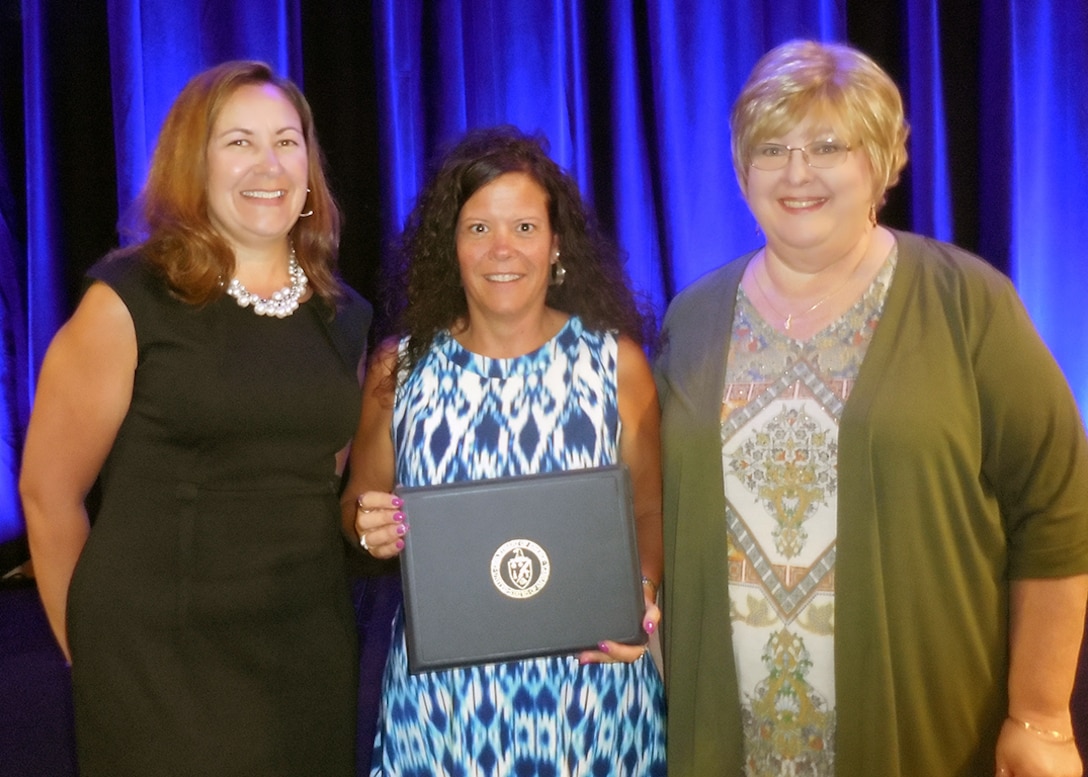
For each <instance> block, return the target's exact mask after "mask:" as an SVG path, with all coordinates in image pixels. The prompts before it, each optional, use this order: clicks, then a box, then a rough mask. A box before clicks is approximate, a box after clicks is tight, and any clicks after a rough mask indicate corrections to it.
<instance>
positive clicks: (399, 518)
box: [393, 513, 404, 522]
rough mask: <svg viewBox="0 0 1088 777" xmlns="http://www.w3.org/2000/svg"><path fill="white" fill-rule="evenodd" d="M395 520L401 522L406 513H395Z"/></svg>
mask: <svg viewBox="0 0 1088 777" xmlns="http://www.w3.org/2000/svg"><path fill="white" fill-rule="evenodd" d="M393 520H394V521H397V522H400V521H403V520H404V513H393Z"/></svg>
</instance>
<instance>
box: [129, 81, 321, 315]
mask: <svg viewBox="0 0 1088 777" xmlns="http://www.w3.org/2000/svg"><path fill="white" fill-rule="evenodd" d="M264 84H269V85H272V86H274V87H276V88H277V89H279V90H280V91H281V92H282V93H283V94H284V96H285V97H286V98H287V99H288V100H289V101H290V102H291V104H292V105H293V106H294V108H295V110H296V111H297V112H298V115H299V119H300V120H301V122H302V132H303V136H304V137H305V140H306V153H307V157H308V162H309V181H308V183H307V187H308V188H309V189H310V192H309V194H308V195H307V199H306V205H305V206H304V207H305V209H306V210H312V211H313V215H312V216H309V217H306V218H300V219H299V220H298V221H297V222H296V223H295V226H294V227H293V228H292V229H291V240H292V241H293V243H294V247H295V254H296V256H297V257H298V262H299V264H300V265H301V266H302V269H303V270H305V271H306V275H307V276H308V277H309V279H310V285H311V286H312V287H313V289H314V292H315V293H316V294H317V295H319V296H320V297H322V298H323V299H325V300H327V301H329V302H330V303H335V302H336V301H337V299H338V298H339V297H340V294H341V287H340V283H339V281H338V279H337V276H336V262H337V256H338V253H339V247H340V209H339V207H338V206H337V204H336V201H335V200H334V199H333V196H332V192H331V191H330V190H329V184H328V181H327V179H326V177H325V168H324V158H323V156H322V153H321V148H320V146H319V145H318V142H317V133H316V131H315V129H314V120H313V112H312V111H311V109H310V105H309V103H308V102H307V101H306V98H305V96H304V95H303V94H302V92H301V91H300V90H299V88H298V87H297V86H295V84H294V83H293V82H291V81H290V80H288V79H286V78H281V77H279V76H277V75H276V74H275V73H273V72H272V69H271V68H270V67H269V66H268V65H267V64H265V63H264V62H255V61H241V60H240V61H231V62H224V63H222V64H220V65H216V66H215V67H213V68H210V69H208V70H205V71H203V72H202V73H199V74H198V75H196V76H194V77H193V78H192V79H191V80H190V81H189V83H187V84H186V85H185V88H184V89H182V90H181V93H180V94H179V95H178V97H177V99H176V100H175V101H174V104H173V105H172V106H171V108H170V111H169V112H168V113H167V116H166V120H165V121H164V122H163V125H162V130H161V131H160V132H159V140H158V143H157V144H156V146H155V152H154V155H153V156H152V158H151V168H150V170H149V172H148V176H147V182H146V183H145V185H144V189H143V192H142V193H141V195H140V198H139V199H138V200H137V202H136V203H135V205H136V207H137V208H138V210H137V211H136V213H135V214H134V215H135V216H136V218H137V219H138V224H137V227H136V229H137V231H138V232H140V233H142V237H143V238H144V239H143V242H142V243H141V244H139V245H137V246H135V247H134V249H132V250H136V251H138V252H139V253H140V254H141V255H142V256H143V257H144V258H145V260H146V261H148V262H150V263H151V264H152V265H153V266H155V267H156V268H158V270H159V271H160V272H161V273H162V275H163V276H164V277H165V278H166V281H167V283H169V285H170V288H171V290H172V291H173V293H174V294H176V295H177V296H178V297H179V298H180V299H183V300H184V301H186V302H189V303H192V304H197V305H199V304H204V303H207V302H210V301H211V300H213V299H216V298H217V297H219V296H220V295H221V294H222V293H223V280H224V279H229V278H230V277H231V276H232V275H233V274H234V261H235V260H234V251H233V250H232V249H231V247H230V244H229V243H228V242H227V240H226V239H225V238H224V237H223V235H221V234H220V233H219V231H218V230H216V229H215V227H214V226H212V223H211V221H210V219H209V217H208V192H207V182H208V165H207V148H208V139H209V136H210V134H211V131H212V127H213V126H214V125H215V121H216V119H217V118H218V116H219V113H220V111H221V110H222V109H223V106H224V104H225V103H226V102H227V100H229V99H230V97H231V96H232V95H233V94H234V93H235V92H236V91H237V90H238V89H239V88H240V87H243V86H248V85H264Z"/></svg>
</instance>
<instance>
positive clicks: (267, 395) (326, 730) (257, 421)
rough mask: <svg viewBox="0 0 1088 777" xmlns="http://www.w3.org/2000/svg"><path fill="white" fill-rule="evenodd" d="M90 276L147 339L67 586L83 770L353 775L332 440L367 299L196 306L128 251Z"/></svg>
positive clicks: (351, 627) (344, 431)
mask: <svg viewBox="0 0 1088 777" xmlns="http://www.w3.org/2000/svg"><path fill="white" fill-rule="evenodd" d="M89 277H90V278H92V279H97V280H101V281H104V282H105V283H107V284H109V285H110V287H111V288H113V289H114V290H115V291H116V292H117V293H118V294H119V295H120V297H121V299H122V300H123V301H124V302H125V304H126V305H127V306H128V309H129V312H130V313H131V315H132V319H133V321H134V323H135V328H136V339H137V345H138V349H139V355H138V364H137V368H136V376H135V385H134V387H133V396H132V402H131V406H130V408H129V411H128V414H127V416H126V417H125V419H124V422H123V423H122V425H121V428H120V431H119V433H118V435H117V439H116V442H115V444H114V446H113V448H112V450H111V452H110V455H109V458H108V459H107V461H106V464H105V467H104V469H103V471H102V475H101V495H102V501H101V506H100V508H99V510H98V513H97V517H96V518H95V521H94V524H93V528H92V530H91V535H90V538H89V539H88V541H87V545H86V547H85V549H84V551H83V554H82V556H81V557H80V559H79V563H78V564H77V566H76V570H75V574H74V576H73V579H72V584H71V588H70V590H69V598H68V636H69V641H70V645H71V650H72V681H73V688H74V694H75V710H76V740H77V749H78V755H79V761H80V772H81V775H82V777H97V776H98V775H109V777H123V776H125V775H133V777H137V776H138V777H155V776H156V775H171V776H172V775H178V776H179V777H180V776H181V775H184V776H185V777H198V776H201V775H224V776H226V775H230V776H231V777H240V776H241V775H262V777H268V776H270V775H284V776H287V775H349V774H353V772H354V753H355V705H356V677H357V672H358V668H357V663H356V660H357V659H356V639H357V638H356V630H355V622H354V614H353V610H352V606H351V602H350V597H349V591H348V584H347V580H346V575H345V569H344V541H343V539H342V537H341V535H340V532H339V524H340V522H339V507H338V486H339V480H338V477H337V475H336V472H335V464H334V454H335V453H336V452H337V451H338V450H340V449H341V448H343V447H344V445H346V444H347V443H348V442H349V441H350V439H351V436H352V435H353V433H354V431H355V428H356V424H357V421H358V416H359V407H360V391H359V384H358V378H357V366H358V362H359V359H360V357H361V355H362V353H363V350H364V347H365V341H366V332H367V328H368V327H369V324H370V317H371V309H370V306H369V305H368V304H367V303H366V301H365V300H363V299H362V298H361V297H359V296H358V295H356V294H354V292H351V291H350V290H346V291H347V293H348V297H347V298H346V300H345V301H344V303H342V305H341V307H340V308H339V309H338V310H337V311H336V312H335V313H334V312H333V311H332V309H331V308H330V307H329V306H327V305H325V304H324V303H323V302H322V300H320V299H319V298H317V297H316V296H312V297H311V299H310V300H308V301H307V302H305V303H303V304H302V305H301V306H300V307H299V309H298V310H296V311H295V313H294V314H293V315H292V316H290V317H288V318H284V319H276V318H271V317H265V316H258V315H256V314H255V313H254V312H253V311H252V309H243V308H240V307H238V305H237V304H236V303H235V301H234V300H233V299H232V298H230V297H226V296H224V297H223V298H221V299H219V300H218V301H216V302H214V303H211V304H209V305H207V306H204V307H194V306H190V305H186V304H184V303H182V302H179V301H177V300H175V299H174V298H173V297H171V296H170V295H169V294H168V292H167V289H166V286H165V284H164V283H163V281H162V280H161V279H160V278H159V277H158V276H157V275H156V274H154V273H153V272H152V271H151V269H150V268H149V266H148V265H145V264H144V263H143V262H142V261H140V260H139V259H138V258H133V257H127V258H125V257H122V258H119V259H114V260H104V261H101V262H99V263H98V264H96V265H95V266H94V267H93V268H92V269H91V271H90V272H89Z"/></svg>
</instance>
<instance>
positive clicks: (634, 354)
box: [616, 335, 653, 383]
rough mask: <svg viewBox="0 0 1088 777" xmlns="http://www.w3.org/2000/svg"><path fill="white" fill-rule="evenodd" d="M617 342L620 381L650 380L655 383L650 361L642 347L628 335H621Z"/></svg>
mask: <svg viewBox="0 0 1088 777" xmlns="http://www.w3.org/2000/svg"><path fill="white" fill-rule="evenodd" d="M616 340H617V349H616V361H617V368H618V371H619V376H620V381H621V382H623V381H625V380H628V381H630V380H634V381H639V380H648V381H650V382H651V383H653V373H652V372H651V370H650V361H649V359H647V358H646V353H645V351H643V350H642V347H641V346H640V345H639V344H638V343H636V342H635V341H634V340H632V339H631V338H630V337H628V336H627V335H620V336H619V337H618V338H617V339H616Z"/></svg>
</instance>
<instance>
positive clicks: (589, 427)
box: [371, 317, 665, 777]
mask: <svg viewBox="0 0 1088 777" xmlns="http://www.w3.org/2000/svg"><path fill="white" fill-rule="evenodd" d="M616 354H617V343H616V337H615V336H614V335H612V334H609V333H599V332H591V331H586V330H585V329H583V327H582V322H581V320H580V319H578V318H577V317H572V318H571V319H570V320H569V321H568V322H567V324H566V325H565V326H564V327H563V329H561V330H560V332H559V333H558V334H557V335H556V336H555V337H554V338H553V339H552V340H550V341H549V342H547V343H545V344H544V345H543V346H542V347H541V348H539V349H538V350H536V351H533V352H532V353H528V354H525V355H524V356H519V357H516V358H513V359H489V358H486V357H483V356H480V355H478V354H474V353H471V352H469V351H467V350H465V349H464V348H462V347H461V346H460V345H459V344H458V343H457V341H456V340H454V339H453V338H452V337H450V336H449V334H448V333H441V334H439V335H438V336H437V337H436V338H435V341H434V344H433V347H432V349H431V351H430V353H429V354H428V355H427V356H425V357H424V358H423V359H422V360H421V361H420V363H419V364H418V365H416V367H415V369H414V370H413V371H412V373H411V374H410V375H409V376H407V377H406V378H405V379H404V380H402V381H401V382H400V385H399V386H398V388H397V393H396V403H395V407H394V411H393V439H394V445H395V448H396V475H397V482H398V483H402V484H404V485H406V486H416V485H427V484H434V483H447V482H454V481H462V480H482V479H487V478H495V477H504V476H510V475H521V474H528V473H538V472H550V471H555V470H566V469H580V468H586V467H595V466H602V465H606V464H611V463H614V462H615V461H616V460H617V458H618V444H619V429H620V423H619V410H618V406H617V399H616ZM409 520H410V516H409ZM410 541H411V540H409V542H410ZM393 628H394V634H393V644H392V649H391V650H390V655H389V659H388V662H387V664H386V669H385V676H384V678H383V688H382V709H381V711H380V715H379V721H378V734H377V736H376V738H375V746H374V762H373V769H372V771H371V775H372V777H379V776H380V775H390V776H392V775H403V776H404V777H408V776H409V775H410V776H411V777H420V776H421V775H442V776H443V777H446V776H448V777H454V776H455V775H456V776H457V777H461V776H462V775H464V776H465V777H476V776H477V775H518V777H521V776H522V775H540V776H541V777H544V776H545V775H549V776H550V775H556V776H558V775H631V776H632V777H634V776H635V775H664V774H665V733H664V709H665V702H664V693H663V688H662V683H661V678H660V676H659V675H658V673H657V669H656V667H655V666H654V663H653V660H652V659H651V657H650V656H649V655H648V654H647V655H646V656H643V657H642V658H641V659H639V660H638V661H636V662H635V663H634V664H623V663H617V664H589V665H586V666H581V665H579V663H578V659H577V656H558V657H551V658H540V659H531V660H526V661H515V662H510V663H503V664H489V665H484V666H474V667H468V668H461V669H451V670H445V671H438V672H429V673H425V674H419V675H410V674H408V666H407V657H406V653H405V644H404V631H403V620H402V618H401V615H400V614H398V615H397V617H396V619H395V621H394V624H393Z"/></svg>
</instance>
